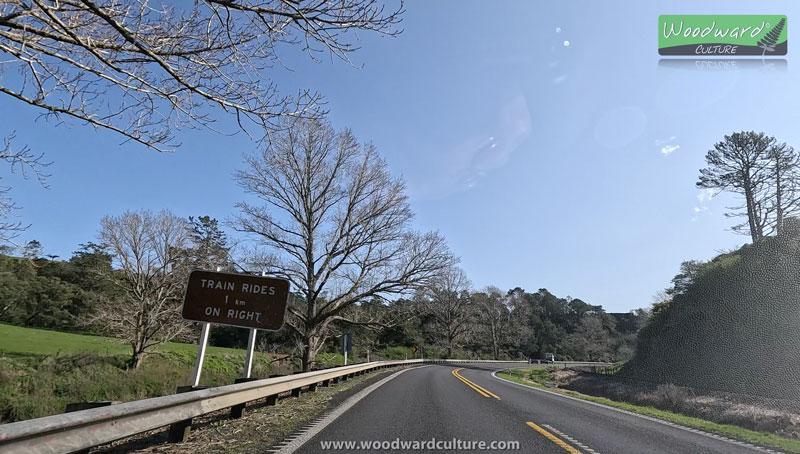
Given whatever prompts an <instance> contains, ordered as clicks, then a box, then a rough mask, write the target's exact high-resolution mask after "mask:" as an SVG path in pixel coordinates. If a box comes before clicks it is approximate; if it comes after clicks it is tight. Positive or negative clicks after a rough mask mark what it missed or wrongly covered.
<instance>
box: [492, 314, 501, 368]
mask: <svg viewBox="0 0 800 454" xmlns="http://www.w3.org/2000/svg"><path fill="white" fill-rule="evenodd" d="M491 323H492V326H491V329H492V356H493V357H494V359H495V360H497V359H498V358H497V357H498V356H500V352H499V349H498V348H497V326H496V325H495V322H494V320H492V322H491Z"/></svg>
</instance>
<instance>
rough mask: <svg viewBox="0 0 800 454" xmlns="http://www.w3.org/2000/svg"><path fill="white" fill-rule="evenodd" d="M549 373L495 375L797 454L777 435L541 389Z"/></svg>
mask: <svg viewBox="0 0 800 454" xmlns="http://www.w3.org/2000/svg"><path fill="white" fill-rule="evenodd" d="M552 370H553V368H550V367H547V368H545V367H538V368H531V369H523V370H520V369H516V370H507V371H502V372H500V373H498V374H497V375H498V376H500V377H502V378H504V379H506V380H510V381H513V382H515V383H519V384H521V385H525V386H530V387H532V388H540V389H545V390H547V391H551V392H555V393H558V394H563V395H566V396H570V397H575V398H578V399H582V400H586V401H589V402H595V403H598V404H603V405H607V406H609V407H615V408H620V409H622V410H627V411H631V412H634V413H639V414H642V415H647V416H651V417H654V418H658V419H663V420H665V421H670V422H673V423H676V424H680V425H683V426H687V427H694V428H696V429H701V430H705V431H706V432H711V433H716V434H719V435H725V436H728V437H732V438H737V439H739V440H743V441H748V442H752V443H756V444H759V445H762V446H768V447H772V448H778V449H781V450H784V451H787V452H791V453H800V440H796V439H792V438H786V437H781V436H779V435H775V434H770V433H765V432H757V431H754V430H749V429H745V428H742V427H738V426H732V425H729V424H719V423H715V422H712V421H707V420H705V419H700V418H695V417H692V416H686V415H682V414H679V413H674V412H670V411H665V410H661V409H658V408H653V407H645V406H641V405H634V404H631V403H628V402H618V401H614V400H610V399H606V398H604V397H595V396H589V395H586V394H581V393H578V392H575V391H569V390H564V389H559V388H549V387H546V386H544V383H547V382H549V381H550V373H551V371H552Z"/></svg>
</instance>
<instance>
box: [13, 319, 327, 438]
mask: <svg viewBox="0 0 800 454" xmlns="http://www.w3.org/2000/svg"><path fill="white" fill-rule="evenodd" d="M129 349H130V347H129V346H127V345H126V344H124V343H122V342H120V341H119V340H116V339H111V338H106V337H100V336H87V335H81V334H71V333H61V332H57V331H47V330H41V329H32V328H23V327H19V326H11V325H1V324H0V423H4V422H12V421H19V420H24V419H30V418H36V417H40V416H46V415H51V414H56V413H61V412H63V411H64V408H65V406H66V404H67V403H70V402H83V401H95V400H111V401H131V400H137V399H144V398H148V397H155V396H162V395H167V394H172V393H174V392H175V389H176V388H177V387H178V386H181V385H186V384H189V383H190V382H191V378H192V373H193V371H194V362H195V358H196V356H197V345H193V344H180V343H169V344H164V345H162V346H161V347H160V348H158V349H157V354H153V355H149V356H148V357H146V358H145V360H144V362H143V363H142V365H141V366H140V367H139V369H137V370H128V369H127V368H126V367H125V364H126V361H127V359H128V357H129V355H130V353H129V351H130V350H129ZM244 356H245V352H244V350H238V349H232V348H221V347H208V349H207V351H206V359H205V362H204V365H203V374H202V376H201V380H200V384H201V385H203V386H219V385H225V384H231V383H233V381H234V380H235V379H236V378H237V377H240V376H241V375H242V368H243V365H244ZM270 359H271V357H270V356H269V355H267V354H264V353H259V352H256V356H255V357H254V362H253V375H254V376H256V377H266V376H268V375H269V374H272V373H287V372H290V371H289V370H286V366H283V369H280V370H276V365H275V364H271V363H270ZM331 359H332V360H335V359H336V358H331Z"/></svg>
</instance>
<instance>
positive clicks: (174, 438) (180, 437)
mask: <svg viewBox="0 0 800 454" xmlns="http://www.w3.org/2000/svg"><path fill="white" fill-rule="evenodd" d="M201 389H206V386H178V389H177V390H176V393H177V394H181V393H188V392H190V391H199V390H201ZM191 431H192V418H189V419H184V420H183V421H178V422H175V423H172V424H170V426H169V433H168V434H167V441H168V442H169V443H183V442H184V441H186V440H187V439H188V438H189V434H190V433H191Z"/></svg>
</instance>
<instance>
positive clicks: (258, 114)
mask: <svg viewBox="0 0 800 454" xmlns="http://www.w3.org/2000/svg"><path fill="white" fill-rule="evenodd" d="M401 13H402V3H401V4H400V5H399V6H398V7H397V8H396V9H392V10H388V11H387V10H385V7H384V6H383V4H382V3H379V2H378V1H377V0H342V1H336V2H324V1H317V2H301V1H290V0H240V1H233V0H198V1H195V2H176V4H175V5H172V4H171V3H170V2H164V1H158V0H156V1H151V0H101V1H97V0H58V1H55V0H7V1H4V2H2V3H0V53H2V54H4V56H5V57H4V58H3V59H0V72H7V73H12V72H19V73H20V74H21V77H19V78H16V77H15V78H11V79H6V80H4V79H0V93H4V94H6V95H8V96H10V97H11V98H14V99H16V100H18V101H21V102H23V103H27V104H30V105H33V106H36V107H39V108H41V109H42V111H43V113H44V114H46V115H48V116H49V115H52V116H55V117H57V118H59V119H61V118H69V117H71V118H73V119H77V120H80V121H83V122H86V123H87V124H90V125H92V126H94V127H97V128H103V129H108V130H111V131H114V132H116V133H118V134H120V135H121V136H123V137H124V138H125V139H126V140H132V141H135V142H139V143H141V144H143V145H146V146H148V147H151V148H155V149H157V150H161V151H165V150H170V149H172V148H174V147H175V146H176V145H177V144H175V143H174V141H173V132H174V130H175V129H176V128H180V127H210V126H211V124H212V123H213V121H214V120H213V117H212V116H211V114H210V113H211V110H212V109H222V110H223V111H225V112H228V113H231V114H233V115H234V116H235V119H236V120H237V121H238V123H239V126H240V127H241V128H243V129H244V130H245V131H250V130H251V129H252V130H254V131H267V132H271V131H273V130H274V129H275V127H276V119H277V118H279V117H282V116H286V115H289V116H296V115H303V114H314V113H317V112H316V111H317V110H318V103H319V100H320V96H319V95H318V94H316V93H314V92H310V91H303V92H301V93H299V94H298V96H296V97H287V96H283V95H281V94H280V92H279V91H278V87H276V85H275V84H274V82H272V80H271V79H270V77H269V70H270V69H272V68H273V67H275V66H276V65H282V64H283V63H282V62H281V59H280V55H279V52H278V50H279V49H285V48H287V47H288V45H299V46H301V48H302V50H303V51H305V52H307V53H308V54H309V55H310V56H311V57H312V58H314V59H316V58H317V57H318V55H319V54H320V53H321V52H326V51H327V52H328V53H329V54H330V55H331V56H336V57H339V58H342V59H344V60H348V55H349V54H350V53H351V52H353V51H354V50H356V49H357V47H356V46H355V44H354V43H353V41H354V40H353V37H354V34H355V32H357V31H359V30H367V31H371V32H377V33H379V34H384V35H395V34H397V33H399V30H397V29H396V26H397V24H398V23H399V21H400V15H401ZM3 70H7V71H3ZM248 123H249V124H250V126H252V127H248Z"/></svg>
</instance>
